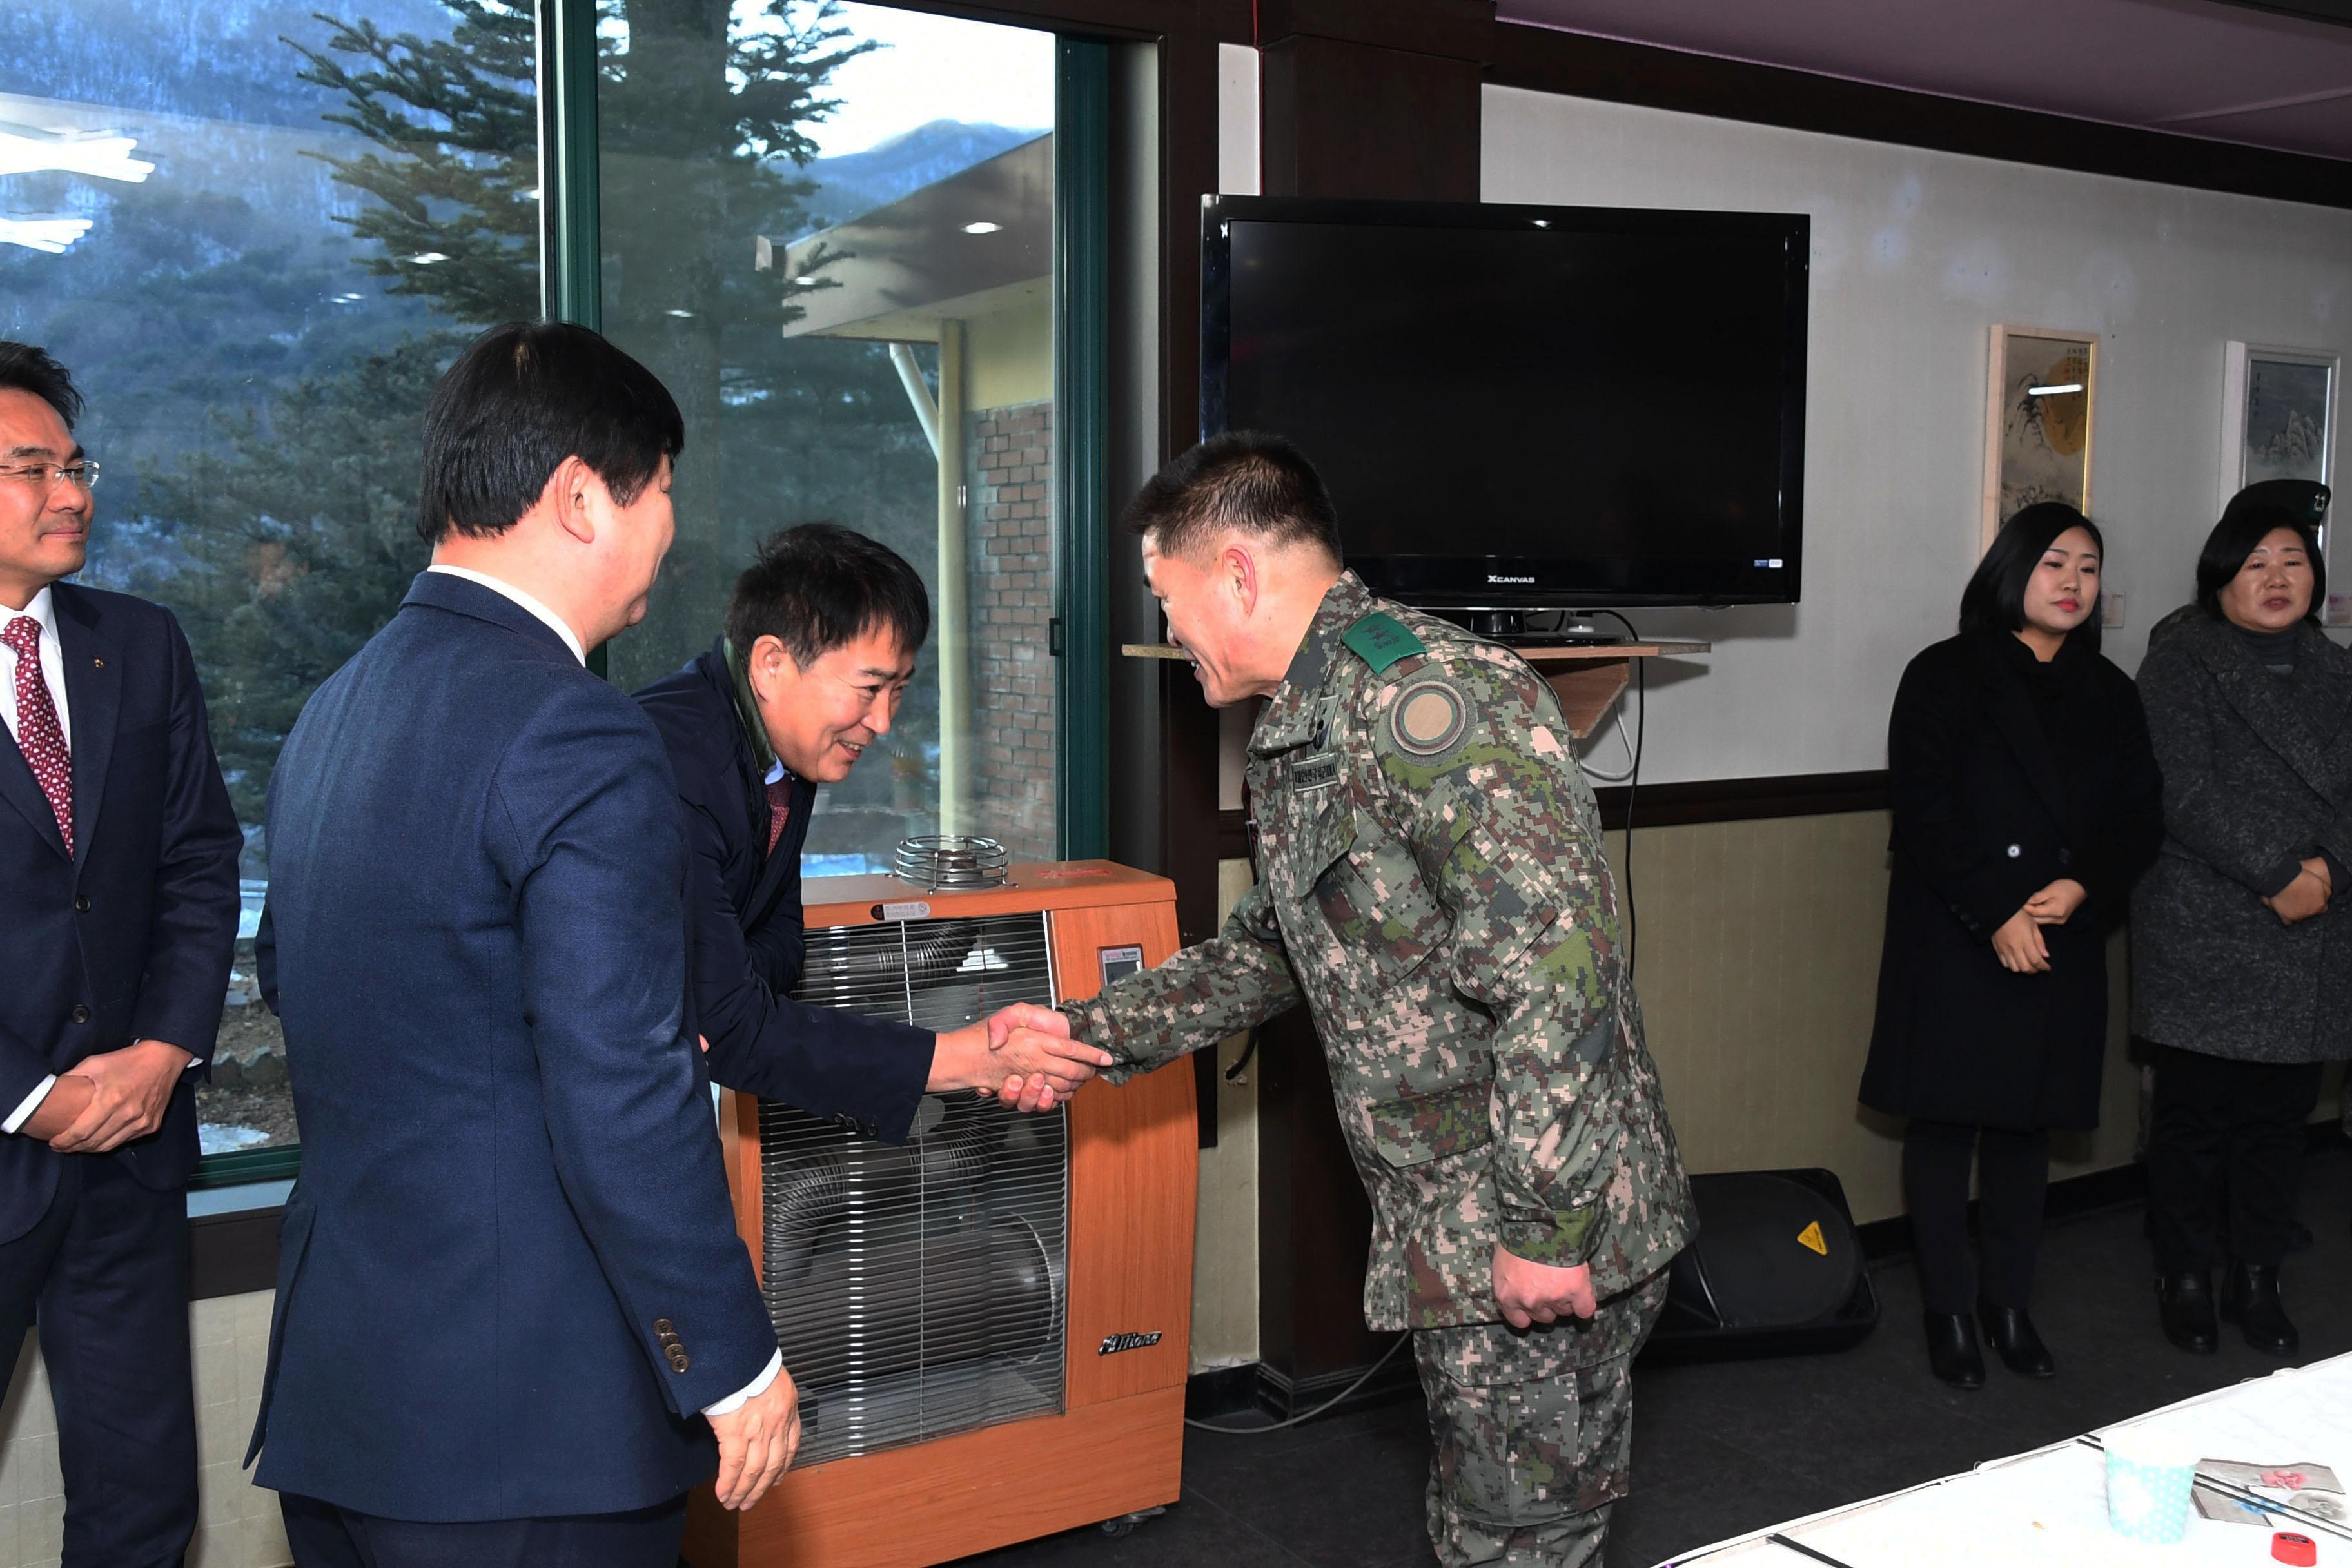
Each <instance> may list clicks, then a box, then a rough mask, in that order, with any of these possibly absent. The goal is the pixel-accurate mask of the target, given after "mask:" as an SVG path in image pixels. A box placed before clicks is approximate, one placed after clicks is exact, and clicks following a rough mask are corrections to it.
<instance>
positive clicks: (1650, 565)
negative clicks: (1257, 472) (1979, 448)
mask: <svg viewBox="0 0 2352 1568" xmlns="http://www.w3.org/2000/svg"><path fill="white" fill-rule="evenodd" d="M1810 242H1811V226H1810V223H1809V220H1808V219H1806V218H1805V217H1804V216H1801V215H1794V214H1780V213H1720V212H1660V211H1646V210H1636V209H1628V208H1618V207H1542V206H1509V205H1483V204H1481V205H1473V204H1444V205H1431V204H1421V203H1402V202H1348V201H1319V200H1307V199H1294V198H1285V197H1256V196H1212V197H1210V198H1208V200H1207V203H1206V205H1205V208H1204V210H1203V214H1202V249H1203V256H1202V261H1203V266H1202V318H1201V319H1202V421H1201V422H1202V435H1203V436H1204V437H1205V436H1209V435H1213V434H1216V433H1217V432H1219V431H1223V430H1245V429H1254V430H1266V431H1272V432H1275V433H1276V434H1279V435H1282V436H1285V437H1288V438H1290V439H1291V440H1292V441H1295V442H1296V443H1297V445H1298V446H1299V447H1300V448H1301V449H1302V450H1304V451H1305V452H1306V453H1307V457H1308V458H1311V459H1312V460H1313V461H1314V463H1315V465H1316V467H1317V468H1318V469H1320V470H1321V472H1322V474H1323V476H1324V479H1325V480H1326V482H1327V483H1328V485H1329V486H1330V489H1331V493H1332V498H1333V500H1334V501H1335V502H1336V504H1337V505H1338V508H1339V526H1340V532H1341V535H1342V537H1343V539H1344V541H1345V543H1346V546H1347V556H1348V563H1349V565H1350V566H1351V567H1353V568H1354V569H1355V570H1356V571H1357V572H1358V573H1359V574H1360V575H1361V576H1362V577H1363V578H1364V580H1365V581H1366V583H1368V584H1370V586H1371V587H1372V588H1373V589H1374V590H1375V591H1377V592H1380V593H1383V594H1388V595H1392V596H1394V597H1396V598H1400V599H1402V600H1405V601H1407V602H1409V603H1413V604H1419V605H1428V606H1431V607H1433V608H1441V609H1442V608H1448V607H1461V608H1467V609H1483V608H1496V609H1547V608H1600V607H1603V606H1609V605H1734V604H1778V603H1794V602H1795V601H1796V599H1797V597H1798V586H1799V581H1800V575H1801V563H1802V539H1803V513H1804V508H1803V475H1804V451H1805V290H1806V275H1807V260H1808V255H1809V247H1810Z"/></svg>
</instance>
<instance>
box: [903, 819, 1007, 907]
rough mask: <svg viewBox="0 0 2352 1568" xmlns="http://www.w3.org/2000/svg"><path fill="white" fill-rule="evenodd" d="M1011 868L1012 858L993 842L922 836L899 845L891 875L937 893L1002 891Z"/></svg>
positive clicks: (946, 835)
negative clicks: (951, 889)
mask: <svg viewBox="0 0 2352 1568" xmlns="http://www.w3.org/2000/svg"><path fill="white" fill-rule="evenodd" d="M1012 867H1013V857H1012V854H1011V853H1010V852H1009V851H1007V850H1006V848H1005V847H1004V846H1003V845H1002V844H1000V843H998V842H997V841H996V840H995V839H993V838H978V837H972V836H971V835H970V834H963V833H924V834H918V835H916V836H915V837H912V838H902V839H900V840H899V841H898V853H897V854H896V855H894V856H893V857H891V862H890V874H891V875H892V876H894V877H896V878H898V879H899V880H900V881H902V882H912V883H913V884H914V885H915V886H917V887H919V888H922V889H928V890H929V891H931V892H934V893H936V892H939V891H940V890H942V889H949V888H997V887H1002V886H1003V885H1004V881H1005V879H1006V878H1007V876H1009V875H1010V874H1011V871H1012Z"/></svg>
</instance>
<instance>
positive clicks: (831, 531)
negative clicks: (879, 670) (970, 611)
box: [727, 522, 931, 669]
mask: <svg viewBox="0 0 2352 1568" xmlns="http://www.w3.org/2000/svg"><path fill="white" fill-rule="evenodd" d="M877 630H879V631H887V632H888V633H890V634H891V636H892V637H895V638H896V639H897V641H898V650H899V651H900V652H901V653H912V652H914V651H915V650H916V649H917V648H919V647H922V646H923V639H924V638H925V637H929V635H930V631H931V600H930V595H928V594H926V593H925V592H924V591H923V580H922V579H921V578H920V577H919V576H917V575H916V574H915V569H914V567H912V566H910V565H908V563H907V558H906V557H905V556H903V555H901V554H899V553H898V552H897V551H895V550H893V549H891V548H890V547H889V546H888V545H887V544H884V543H882V542H879V541H878V540H873V539H868V538H866V535H864V534H862V533H858V532H856V531H854V530H851V529H846V528H844V527H842V526H841V525H840V524H838V523H833V522H804V523H802V524H801V525H800V526H799V527H797V528H788V529H786V530H784V531H782V533H779V534H777V535H775V536H774V537H773V538H772V539H770V540H769V541H768V542H766V543H765V544H762V545H761V546H760V557H759V559H758V560H756V561H754V562H752V563H751V566H750V567H749V568H747V569H746V570H745V571H744V573H743V574H742V575H741V576H740V577H738V578H736V579H735V593H734V595H733V596H732V597H731V598H730V599H729V600H728V602H727V640H728V641H729V642H730V643H732V644H734V645H735V650H736V653H737V654H738V655H739V656H740V657H744V658H748V657H750V655H751V645H752V644H753V643H755V642H758V641H759V640H760V639H761V637H774V638H776V639H777V640H778V641H779V642H781V643H782V644H783V645H784V651H785V652H786V653H789V654H791V655H792V656H793V663H794V664H797V665H799V666H800V667H801V668H803V669H806V668H808V667H809V666H810V665H812V664H814V663H815V662H816V661H817V660H818V659H820V658H824V656H825V655H826V654H828V653H831V652H832V651H833V650H834V649H835V648H837V647H841V646H843V645H844V644H845V643H847V642H849V641H851V640H852V639H854V638H856V637H864V636H866V634H867V633H869V632H873V631H877Z"/></svg>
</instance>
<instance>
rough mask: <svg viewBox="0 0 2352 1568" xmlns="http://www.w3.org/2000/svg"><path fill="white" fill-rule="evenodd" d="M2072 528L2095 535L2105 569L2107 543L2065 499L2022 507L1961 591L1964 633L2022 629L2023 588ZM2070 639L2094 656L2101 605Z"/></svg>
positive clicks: (2002, 527) (2093, 541)
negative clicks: (2043, 559) (2064, 534)
mask: <svg viewBox="0 0 2352 1568" xmlns="http://www.w3.org/2000/svg"><path fill="white" fill-rule="evenodd" d="M2070 528H2079V529H2081V530H2082V531H2084V532H2085V533H2087V534H2089V535H2090V536H2091V548H2092V549H2094V550H2095V551H2097V552H2099V564H2100V565H2102V566H2105V564H2106V559H2107V542H2106V540H2105V538H2104V537H2103V536H2102V535H2101V534H2100V532H2099V525H2098V524H2097V523H2095V522H2093V521H2091V520H2090V519H2089V518H2087V517H2084V515H2083V514H2082V513H2081V512H2079V511H2076V510H2074V508H2073V507H2071V506H2068V505H2067V504H2066V503H2065V502H2064V501H2056V500H2045V501H2036V502H2034V503H2033V504H2032V506H2022V507H2020V508H2018V509H2017V510H2015V511H2014V512H2011V514H2010V518H2009V521H2007V522H2004V523H2002V524H2001V525H2000V532H1999V533H1996V534H1994V535H1993V539H1992V546H1991V548H1990V549H1988V550H1987V551H1986V552H1984V559H1983V560H1982V561H1979V562H1978V563H1977V569H1976V574H1975V575H1973V576H1971V577H1970V578H1969V585H1968V586H1967V587H1965V588H1963V589H1961V590H1960V630H1962V631H1964V632H1969V631H1996V632H2015V631H2022V630H2024V629H2025V584H2027V583H2029V582H2031V581H2032V578H2033V569H2034V568H2035V567H2036V566H2038V565H2040V564H2041V563H2042V554H2043V552H2046V551H2047V550H2048V549H2049V548H2050V547H2051V546H2052V545H2053V544H2055V543H2056V542H2058V536H2059V535H2060V534H2062V533H2063V532H2065V531H2067V530H2068V529H2070ZM2103 591H2104V590H2103ZM2066 640H2067V641H2068V642H2070V643H2074V644H2076V645H2078V646H2080V647H2086V648H2088V649H2090V650H2091V651H2092V652H2093V653H2096V652H2098V651H2099V607H2098V605H2097V604H2096V603H2095V602H2094V603H2093V605H2092V606H2091V613H2090V615H2089V616H2087V617H2086V618H2085V619H2084V622H2083V624H2082V625H2081V626H2076V627H2075V628H2074V630H2073V631H2072V632H2070V633H2068V634H2067V636H2066Z"/></svg>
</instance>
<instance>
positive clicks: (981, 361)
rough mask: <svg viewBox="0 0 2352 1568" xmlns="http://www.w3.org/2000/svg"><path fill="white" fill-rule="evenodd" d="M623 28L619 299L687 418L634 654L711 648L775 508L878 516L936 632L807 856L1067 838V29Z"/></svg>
mask: <svg viewBox="0 0 2352 1568" xmlns="http://www.w3.org/2000/svg"><path fill="white" fill-rule="evenodd" d="M600 42H601V47H602V52H603V65H604V75H603V80H602V84H601V88H600V91H599V95H598V110H597V111H598V120H599V126H600V132H599V133H600V136H601V138H602V146H601V149H600V153H601V174H602V179H603V189H602V192H601V198H602V203H601V205H602V210H603V221H604V236H603V246H602V249H603V261H604V327H605V330H606V331H608V332H609V333H610V334H611V335H612V336H613V338H614V340H615V341H616V342H620V343H621V344H622V345H623V346H625V347H626V348H627V349H628V350H629V351H630V352H631V353H635V354H636V355H637V356H639V357H640V358H642V359H644V360H645V361H646V363H648V364H650V365H651V366H652V367H653V368H654V369H655V370H656V372H657V373H658V374H660V375H661V377H662V379H663V380H664V381H665V382H666V383H667V384H668V385H669V387H670V389H671V391H672V392H673V393H675V394H676V395H677V399H678V403H679V405H680V406H681V407H682V408H683V409H684V410H685V413H686V420H687V450H686V455H685V458H684V459H683V460H682V461H681V462H680V464H679V466H678V471H677V484H676V487H675V490H674V495H675V498H676V502H677V518H678V539H677V546H676V547H675V549H674V550H673V551H672V552H671V555H670V558H669V561H668V563H667V565H665V567H664V568H663V574H662V581H661V583H660V584H659V585H658V586H657V587H656V591H655V596H654V601H653V604H652V606H651V609H650V613H649V614H648V616H647V617H646V622H645V624H644V625H643V626H639V627H637V628H636V629H635V630H633V631H631V632H630V633H628V634H627V635H626V636H625V637H622V638H620V639H619V640H618V641H617V642H615V643H614V645H613V647H612V652H611V659H612V663H611V670H612V674H613V678H614V679H615V680H617V681H619V682H621V683H622V684H623V685H625V686H629V687H632V688H634V687H635V686H638V685H642V684H643V683H644V682H646V681H647V680H650V679H653V678H655V677H656V676H657V675H661V674H664V673H666V672H667V671H669V670H671V669H674V668H677V667H678V666H679V665H681V664H683V663H685V662H686V661H687V660H688V659H689V658H693V657H694V656H696V655H697V654H699V653H701V652H702V651H703V650H704V649H706V648H708V647H710V646H711V645H712V643H713V642H714V641H715V640H716V639H717V637H718V635H719V620H720V616H721V612H722V611H723V609H724V606H725V604H726V598H727V593H728V590H729V588H730V586H731V584H732V583H733V580H734V577H735V574H737V573H738V572H740V570H741V569H742V567H743V566H744V565H745V564H746V563H748V562H749V561H750V560H751V555H752V553H753V551H754V550H755V549H756V547H757V544H758V542H759V541H760V540H761V539H762V538H764V537H766V536H767V535H769V534H771V533H772V532H774V531H776V530H778V529H780V528H783V527H786V526H789V525H790V524H793V523H795V522H805V521H818V520H824V521H835V522H839V523H842V524H844V525H845V526H848V527H851V528H855V529H856V530H858V531H861V532H864V533H866V534H869V535H871V536H872V537H874V538H876V539H879V540H881V541H882V542H885V543H887V544H888V545H890V546H891V547H892V548H893V549H895V550H897V551H898V552H899V553H900V554H902V555H904V556H906V557H907V558H908V560H909V561H911V562H912V563H914V564H915V566H916V568H917V569H918V570H919V572H920V573H921V574H922V575H923V580H924V583H925V584H926V585H927V586H928V587H929V590H930V593H931V600H932V608H933V626H934V630H933V635H932V638H931V642H930V645H929V647H927V648H926V649H925V650H924V655H923V658H922V661H921V664H920V667H919V674H918V676H917V679H916V682H915V685H914V687H913V688H912V689H911V690H910V691H909V692H908V700H907V702H906V705H905V707H904V708H903V710H901V712H900V714H899V718H898V724H897V726H896V728H895V729H894V730H893V731H892V733H891V734H890V736H889V737H888V738H887V741H886V742H885V743H884V744H883V745H881V746H877V747H876V748H873V749H871V750H870V751H869V752H868V753H867V755H866V760H865V761H864V762H863V763H860V764H859V766H858V768H857V770H856V772H855V773H852V774H851V776H850V777H849V779H848V780H847V781H846V782H845V783H843V784H837V785H834V786H831V787H829V788H828V789H826V790H825V791H824V792H823V793H821V794H820V795H819V797H818V810H817V814H816V816H815V818H814V822H813V823H812V824H811V827H810V834H809V840H808V846H807V852H806V868H807V869H808V870H809V871H810V872H812V873H814V874H819V875H822V874H825V873H828V872H837V871H855V870H864V869H877V868H880V867H881V866H883V865H884V864H885V863H887V858H888V856H889V853H890V850H891V848H892V847H894V846H895V845H896V844H897V842H898V840H899V839H900V838H901V837H905V836H907V835H908V834H912V833H929V832H937V831H941V830H945V831H950V832H963V833H984V834H988V835H990V836H992V837H997V838H1001V839H1003V840H1004V841H1005V842H1006V843H1007V844H1008V845H1009V846H1010V847H1012V848H1013V853H1014V855H1015V856H1016V857H1017V858H1050V857H1051V856H1052V855H1053V853H1054V851H1055V811H1054V773H1055V770H1054V712H1053V706H1054V677H1053V664H1052V660H1051V658H1050V657H1049V653H1048V647H1047V621H1048V618H1049V616H1050V615H1051V614H1052V611H1051V605H1052V603H1053V593H1054V576H1053V573H1054V562H1053V549H1052V539H1053V505H1054V502H1053V497H1052V474H1053V462H1054V457H1053V443H1054V424H1055V422H1054V403H1053V335H1054V301H1053V286H1052V271H1053V232H1054V212H1053V190H1054V181H1053V166H1054V139H1053V135H1052V131H1053V118H1054V39H1053V37H1052V36H1051V35H1050V34H1046V33H1041V32H1034V31H1031V30H1028V29H1024V28H1017V27H1005V26H992V25H990V24H985V23H979V22H970V21H962V20H959V19H955V18H950V17H941V16H927V15H920V14H917V13H913V12H906V11H898V10H895V9H892V8H890V7H888V6H882V5H814V4H808V3H805V0H772V3H770V4H765V5H762V4H759V3H757V0H737V3H736V4H734V5H731V6H730V5H727V4H725V3H723V0H707V3H705V4H699V5H696V4H687V5H680V4H677V0H661V3H659V4H651V3H639V0H612V3H611V4H609V5H607V6H606V8H605V10H604V27H603V32H602V36H601V40H600Z"/></svg>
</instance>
